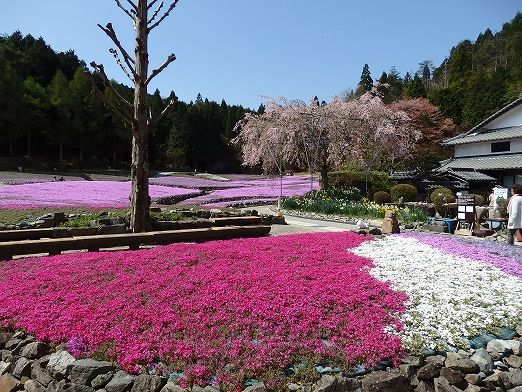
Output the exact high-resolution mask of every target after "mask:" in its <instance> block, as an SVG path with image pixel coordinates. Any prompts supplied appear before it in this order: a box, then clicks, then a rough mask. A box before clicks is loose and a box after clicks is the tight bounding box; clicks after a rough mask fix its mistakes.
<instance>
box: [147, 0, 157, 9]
mask: <svg viewBox="0 0 522 392" xmlns="http://www.w3.org/2000/svg"><path fill="white" fill-rule="evenodd" d="M157 2H158V0H152V1H151V2H150V3H149V5H148V6H147V9H148V10H150V9H151V8H152V7H154V4H156V3H157Z"/></svg>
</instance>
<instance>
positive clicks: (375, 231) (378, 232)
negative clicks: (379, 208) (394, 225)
mask: <svg viewBox="0 0 522 392" xmlns="http://www.w3.org/2000/svg"><path fill="white" fill-rule="evenodd" d="M368 234H370V235H382V231H381V229H379V228H377V227H374V228H373V229H370V230H369V231H368Z"/></svg>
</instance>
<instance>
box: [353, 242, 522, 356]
mask: <svg viewBox="0 0 522 392" xmlns="http://www.w3.org/2000/svg"><path fill="white" fill-rule="evenodd" d="M352 251H353V252H354V253H355V254H357V255H360V256H365V257H368V258H371V259H372V260H374V262H375V268H373V269H371V271H370V273H371V274H372V275H373V276H375V277H376V278H377V279H379V280H381V281H388V282H391V283H392V286H393V287H394V288H395V289H397V290H399V291H403V292H405V293H407V294H408V296H409V301H408V303H407V307H408V310H407V311H406V312H405V313H404V315H403V316H402V317H401V319H402V321H403V323H404V325H405V329H404V331H403V332H401V333H400V334H401V337H402V340H403V342H404V344H405V346H406V348H407V349H409V350H411V351H416V352H418V351H419V350H421V349H422V348H423V347H429V348H444V345H445V344H446V343H449V344H451V345H454V346H457V347H463V346H464V343H463V340H462V337H466V338H470V337H473V336H475V335H477V334H479V333H482V332H486V331H489V330H491V329H492V328H496V327H502V326H508V327H509V326H510V327H514V326H516V325H517V324H518V323H520V321H521V320H522V302H521V301H520V298H522V280H520V279H518V278H516V277H513V276H510V275H507V274H506V273H504V272H502V271H501V270H499V269H497V268H496V267H493V266H490V265H488V264H485V263H480V262H477V261H471V260H468V259H466V258H464V257H459V256H454V255H450V254H447V253H444V252H441V251H440V250H438V249H435V248H433V247H430V246H429V245H424V244H421V243H419V242H418V241H417V240H415V239H413V238H404V237H398V236H392V237H386V238H384V239H382V240H375V241H367V242H364V243H362V244H361V245H360V246H359V247H358V248H356V249H352Z"/></svg>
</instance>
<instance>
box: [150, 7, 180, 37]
mask: <svg viewBox="0 0 522 392" xmlns="http://www.w3.org/2000/svg"><path fill="white" fill-rule="evenodd" d="M178 2H179V0H173V2H172V4H171V5H170V7H169V9H168V10H167V11H165V13H164V14H163V15H162V17H161V18H159V20H158V21H157V22H156V23H154V24H153V25H152V26H150V27H149V28H148V30H149V31H151V30H152V29H153V28H155V27H157V26H158V25H159V24H160V23H161V22H163V19H165V18H166V17H167V16H169V14H170V13H171V11H172V10H173V9H174V8H175V7H176V5H177V4H178Z"/></svg>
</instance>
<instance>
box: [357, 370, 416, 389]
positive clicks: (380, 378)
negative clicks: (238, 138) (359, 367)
mask: <svg viewBox="0 0 522 392" xmlns="http://www.w3.org/2000/svg"><path fill="white" fill-rule="evenodd" d="M362 387H363V390H364V391H365V392H407V391H411V389H412V387H411V385H410V381H409V380H408V379H407V378H406V377H404V376H403V375H402V374H400V373H396V372H385V371H382V370H379V371H375V372H372V373H369V374H367V375H366V376H365V377H364V378H363V379H362Z"/></svg>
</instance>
